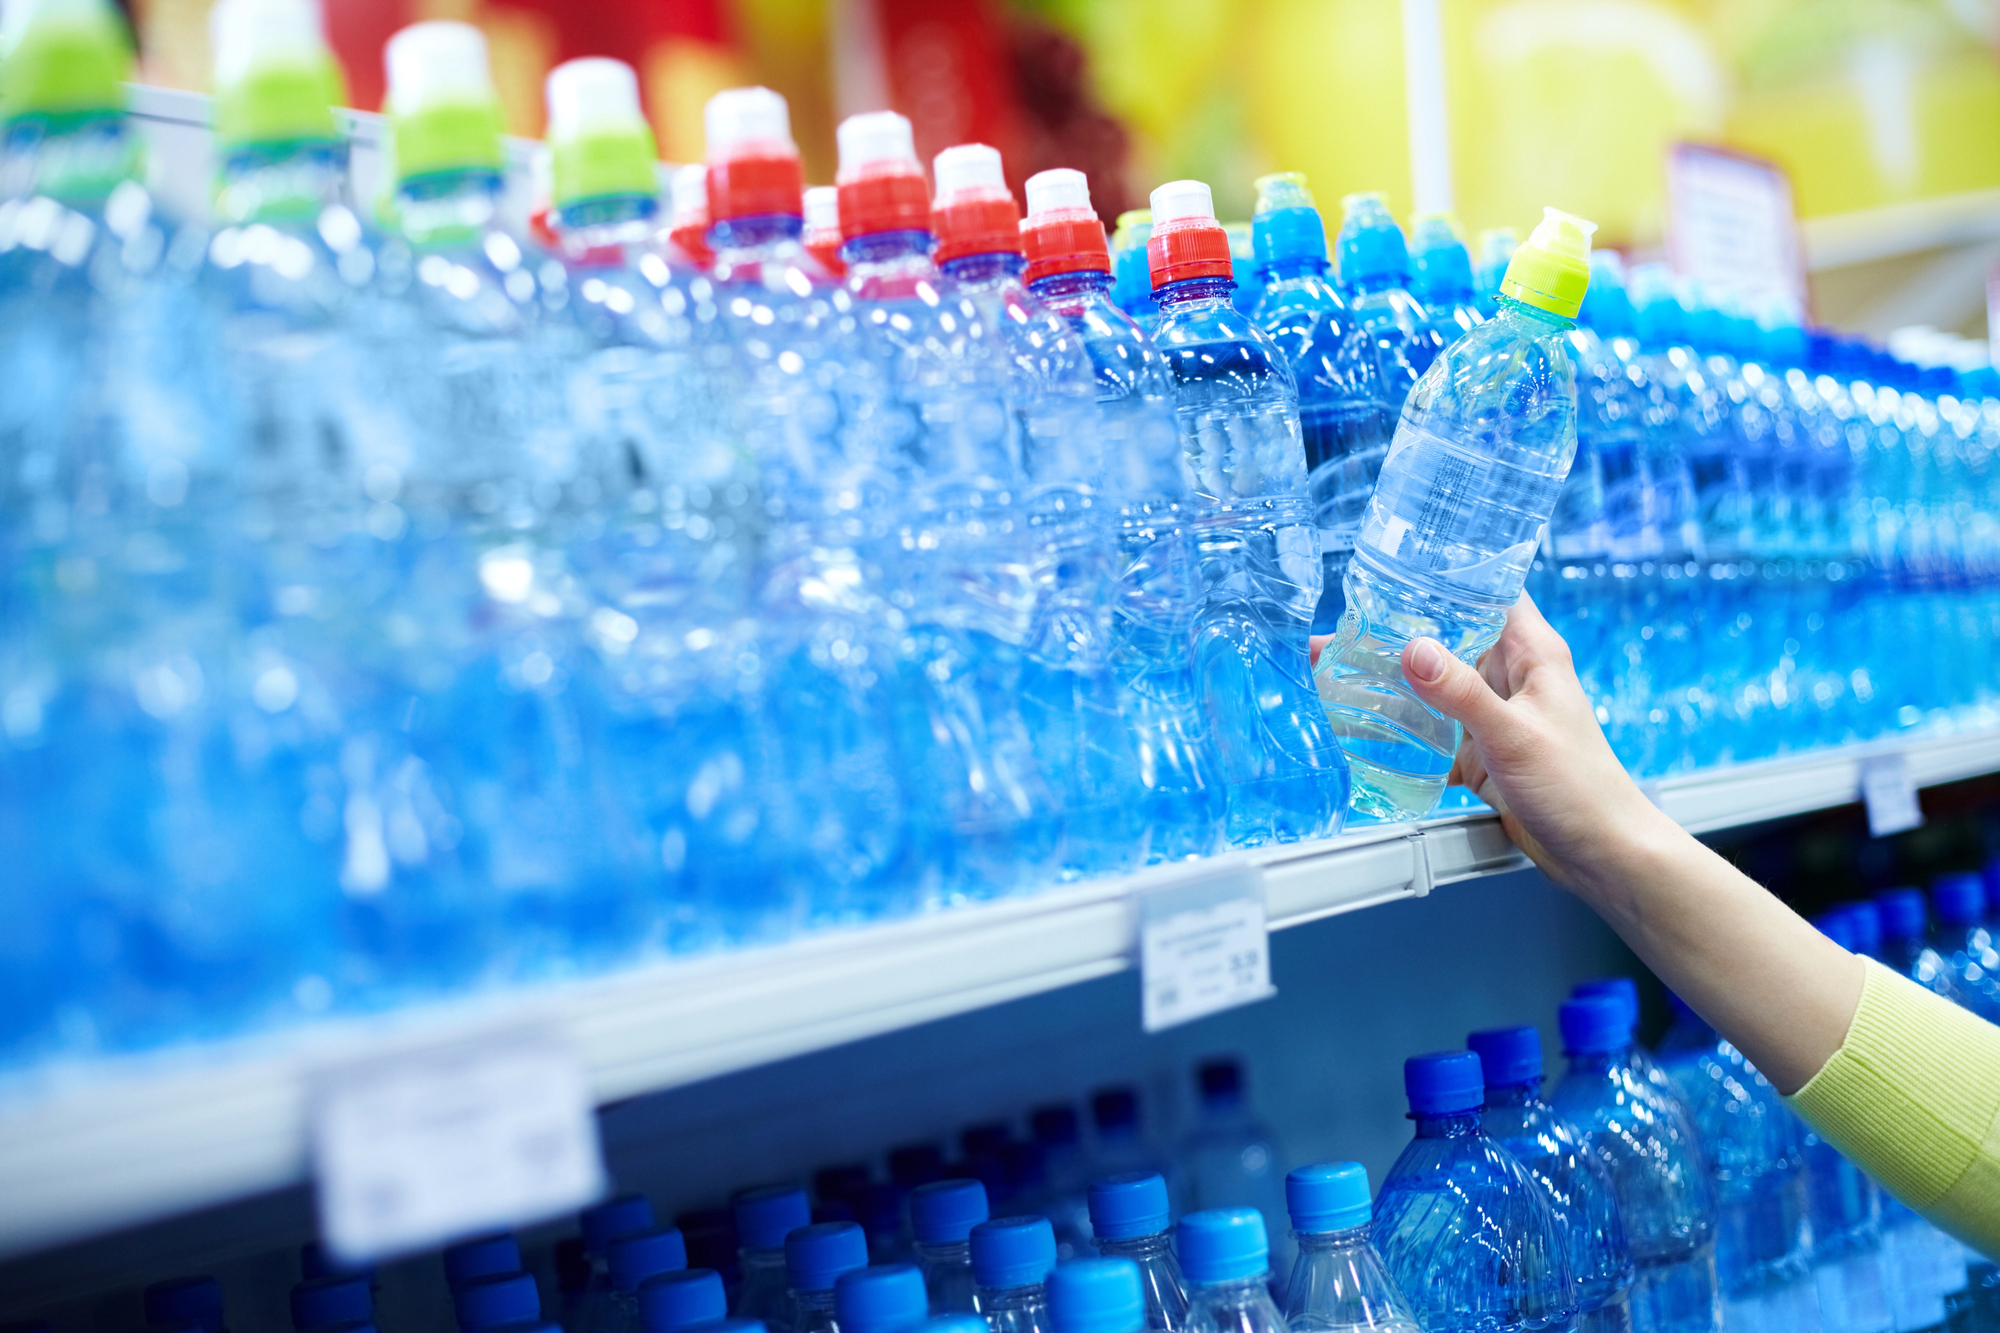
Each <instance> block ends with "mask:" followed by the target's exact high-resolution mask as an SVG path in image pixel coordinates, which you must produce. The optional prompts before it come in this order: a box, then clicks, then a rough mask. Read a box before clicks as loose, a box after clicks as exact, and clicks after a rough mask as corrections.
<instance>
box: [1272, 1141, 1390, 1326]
mask: <svg viewBox="0 0 2000 1333" xmlns="http://www.w3.org/2000/svg"><path fill="white" fill-rule="evenodd" d="M1285 1202H1286V1207H1287V1209H1288V1210H1289V1212H1290V1214H1291V1222H1292V1238H1293V1239H1294V1240H1295V1241H1296V1242H1297V1243H1298V1249H1299V1257H1298V1260H1297V1262H1295V1263H1294V1264H1293V1265H1292V1272H1291V1278H1290V1280H1289V1281H1288V1282H1287V1283H1286V1286H1285V1323H1286V1325H1287V1326H1288V1327H1289V1328H1290V1329H1291V1333H1345V1330H1348V1329H1362V1328H1382V1329H1390V1330H1393V1331H1394V1333H1416V1329H1417V1320H1416V1316H1415V1315H1414V1314H1412V1313H1411V1312H1410V1306H1409V1302H1407V1301H1405V1300H1404V1299H1403V1296H1402V1293H1401V1292H1399V1291H1397V1290H1396V1284H1395V1283H1393V1282H1391V1281H1390V1280H1389V1270H1388V1269H1387V1268H1384V1267H1383V1266H1382V1256H1381V1255H1379V1254H1377V1253H1375V1247H1374V1245H1373V1244H1372V1243H1370V1241H1369V1239H1368V1223H1369V1217H1370V1204H1369V1199H1368V1171H1367V1168H1365V1167H1363V1166H1362V1165H1361V1163H1359V1162H1321V1163H1318V1164H1317V1165H1314V1166H1301V1167H1295V1168H1293V1169H1292V1172H1291V1174H1289V1175H1287V1176H1286V1177H1285Z"/></svg>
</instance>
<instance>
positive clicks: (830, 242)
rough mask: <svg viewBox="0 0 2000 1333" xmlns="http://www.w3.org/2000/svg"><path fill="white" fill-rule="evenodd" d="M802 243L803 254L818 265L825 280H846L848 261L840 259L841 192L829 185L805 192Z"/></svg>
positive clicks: (815, 187)
mask: <svg viewBox="0 0 2000 1333" xmlns="http://www.w3.org/2000/svg"><path fill="white" fill-rule="evenodd" d="M803 203H804V207H805V224H806V226H805V233H804V238H803V239H804V241H805V247H806V252H807V253H808V254H810V255H811V256H812V257H813V258H814V259H816V260H818V261H819V265H820V267H821V268H823V269H825V270H826V272H827V276H829V277H833V278H844V277H846V276H847V261H846V260H844V259H842V258H841V257H840V246H841V238H840V191H839V189H837V188H836V187H834V186H831V185H815V186H813V187H811V188H810V189H808V190H806V191H805V194H804V196H803Z"/></svg>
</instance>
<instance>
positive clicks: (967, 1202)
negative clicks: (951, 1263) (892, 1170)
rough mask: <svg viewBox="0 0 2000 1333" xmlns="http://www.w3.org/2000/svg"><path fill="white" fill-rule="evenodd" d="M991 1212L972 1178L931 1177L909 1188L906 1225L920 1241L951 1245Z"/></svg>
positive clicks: (984, 1197)
mask: <svg viewBox="0 0 2000 1333" xmlns="http://www.w3.org/2000/svg"><path fill="white" fill-rule="evenodd" d="M990 1216H992V1213H991V1212H990V1211H988V1205H987V1202H986V1186H984V1185H982V1184H980V1183H979V1182H978V1181H976V1180H934V1181H932V1182H931V1183H930V1184H928V1185H919V1186H917V1187H916V1188H915V1189H913V1190H911V1191H910V1229H911V1230H912V1231H913V1232H914V1233H915V1234H916V1237H917V1242H918V1243H919V1244H921V1245H955V1244H957V1243H958V1242H959V1241H962V1240H964V1239H965V1238H966V1237H967V1236H970V1235H971V1234H972V1229H973V1228H974V1227H976V1226H978V1225H979V1224H980V1223H981V1222H984V1221H985V1220H986V1219H987V1218H988V1217H990Z"/></svg>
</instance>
